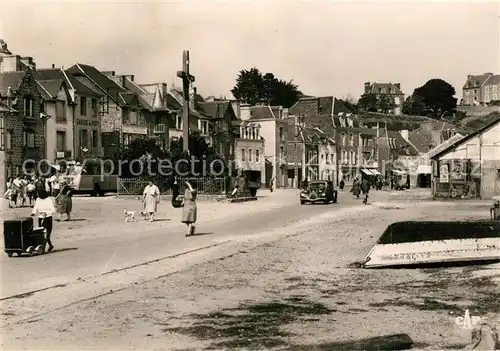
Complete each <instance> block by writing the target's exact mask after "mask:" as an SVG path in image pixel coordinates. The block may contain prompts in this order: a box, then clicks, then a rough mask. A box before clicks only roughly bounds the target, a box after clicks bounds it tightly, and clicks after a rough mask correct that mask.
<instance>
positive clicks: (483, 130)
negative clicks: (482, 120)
mask: <svg viewBox="0 0 500 351" xmlns="http://www.w3.org/2000/svg"><path fill="white" fill-rule="evenodd" d="M499 123H500V117H498V118H497V119H495V120H493V121H491V122H490V123H488V124H487V125H485V126H484V127H482V128H480V129H478V130H476V131H475V132H473V133H470V134H469V135H467V136H465V137H463V138H462V139H460V140H457V141H456V142H455V143H453V144H451V145H449V146H448V147H447V148H445V149H444V150H442V151H440V152H438V153H437V154H435V155H434V156H433V157H432V158H437V157H440V156H441V155H443V154H445V153H447V152H449V151H450V150H451V149H454V148H456V147H457V146H459V145H462V144H464V143H466V142H468V141H469V140H471V139H473V138H475V137H476V136H478V135H479V134H482V133H484V132H485V131H487V130H488V129H490V128H492V127H494V126H496V125H497V124H499Z"/></svg>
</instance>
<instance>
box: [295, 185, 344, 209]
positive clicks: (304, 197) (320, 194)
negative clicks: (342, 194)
mask: <svg viewBox="0 0 500 351" xmlns="http://www.w3.org/2000/svg"><path fill="white" fill-rule="evenodd" d="M337 195H338V193H337V190H335V189H334V187H333V182H332V181H329V180H315V181H312V182H309V184H308V185H307V189H305V190H302V191H301V192H300V204H301V205H304V204H306V203H311V204H314V203H318V202H321V203H325V204H328V203H330V202H333V203H336V202H337Z"/></svg>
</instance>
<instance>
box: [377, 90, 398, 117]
mask: <svg viewBox="0 0 500 351" xmlns="http://www.w3.org/2000/svg"><path fill="white" fill-rule="evenodd" d="M394 107H396V103H395V102H394V96H392V95H385V94H384V95H381V96H380V97H379V98H378V99H377V109H378V110H379V111H380V112H382V113H389V112H390V111H391V110H392V109H393V108H394Z"/></svg>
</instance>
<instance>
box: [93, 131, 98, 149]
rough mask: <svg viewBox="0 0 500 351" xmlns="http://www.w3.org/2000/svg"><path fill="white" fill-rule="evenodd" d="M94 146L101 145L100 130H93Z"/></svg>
mask: <svg viewBox="0 0 500 351" xmlns="http://www.w3.org/2000/svg"><path fill="white" fill-rule="evenodd" d="M92 147H99V131H98V130H95V129H94V130H93V131H92Z"/></svg>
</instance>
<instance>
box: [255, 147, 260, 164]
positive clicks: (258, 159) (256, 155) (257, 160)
mask: <svg viewBox="0 0 500 351" xmlns="http://www.w3.org/2000/svg"><path fill="white" fill-rule="evenodd" d="M255 162H256V163H260V150H255Z"/></svg>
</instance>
